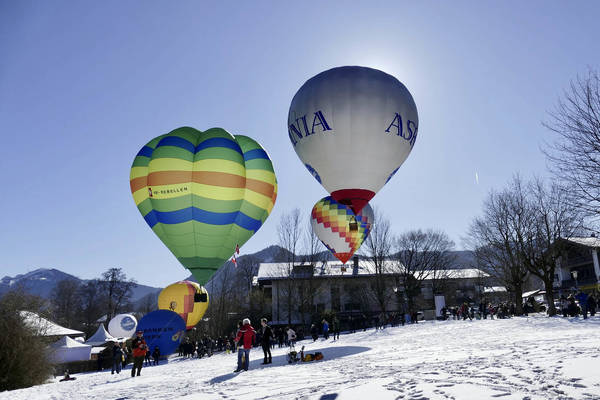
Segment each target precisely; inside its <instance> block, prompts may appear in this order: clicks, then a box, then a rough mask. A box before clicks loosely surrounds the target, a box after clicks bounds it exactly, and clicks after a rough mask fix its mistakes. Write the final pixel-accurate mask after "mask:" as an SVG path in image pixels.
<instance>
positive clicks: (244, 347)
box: [234, 318, 256, 372]
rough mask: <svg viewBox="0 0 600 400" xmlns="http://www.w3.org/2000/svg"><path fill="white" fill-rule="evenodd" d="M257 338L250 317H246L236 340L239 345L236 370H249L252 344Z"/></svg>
mask: <svg viewBox="0 0 600 400" xmlns="http://www.w3.org/2000/svg"><path fill="white" fill-rule="evenodd" d="M255 340H256V333H255V332H254V328H253V327H252V325H250V319H248V318H244V320H243V321H242V327H241V328H240V330H239V331H238V333H237V336H236V338H235V342H236V343H237V345H238V365H237V369H236V370H235V371H234V372H240V371H241V370H242V369H243V370H244V371H248V365H249V363H250V349H251V348H252V344H253V343H254V341H255Z"/></svg>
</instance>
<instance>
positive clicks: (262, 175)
mask: <svg viewBox="0 0 600 400" xmlns="http://www.w3.org/2000/svg"><path fill="white" fill-rule="evenodd" d="M246 178H248V179H256V180H257V181H262V182H266V183H269V184H273V183H274V182H275V180H276V179H275V174H274V173H272V172H270V171H266V170H264V169H247V170H246Z"/></svg>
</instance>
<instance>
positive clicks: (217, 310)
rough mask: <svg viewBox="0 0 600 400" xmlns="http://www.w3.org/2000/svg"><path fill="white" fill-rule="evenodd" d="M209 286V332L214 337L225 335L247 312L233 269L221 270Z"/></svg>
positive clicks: (207, 315)
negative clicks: (242, 302) (244, 308)
mask: <svg viewBox="0 0 600 400" xmlns="http://www.w3.org/2000/svg"><path fill="white" fill-rule="evenodd" d="M209 284H210V289H209V292H210V293H211V296H210V307H209V308H208V312H207V313H206V315H205V318H206V319H208V321H209V324H208V330H209V333H210V334H211V335H213V336H220V335H225V334H227V333H228V332H229V331H230V330H231V329H233V328H234V327H235V324H236V323H237V321H238V320H241V319H242V318H243V317H242V313H243V312H244V311H245V310H243V309H242V304H241V302H240V300H239V298H240V291H239V289H238V288H237V283H236V281H235V272H234V270H233V268H229V266H225V267H223V268H221V269H219V271H217V273H216V274H215V275H213V277H212V279H211V280H210V282H209Z"/></svg>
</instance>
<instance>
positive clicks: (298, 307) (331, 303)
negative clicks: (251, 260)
mask: <svg viewBox="0 0 600 400" xmlns="http://www.w3.org/2000/svg"><path fill="white" fill-rule="evenodd" d="M353 261H354V262H353V263H349V264H350V265H344V264H342V263H341V262H338V261H328V262H318V263H316V264H315V265H312V264H296V265H291V264H289V263H261V264H260V267H259V270H258V275H257V277H256V278H255V280H254V281H255V283H256V284H257V286H258V287H259V288H260V290H263V291H264V293H265V296H266V298H267V302H268V303H269V299H270V304H271V308H270V310H265V311H266V312H267V313H269V312H270V314H271V319H272V323H273V324H274V325H277V324H287V323H288V321H289V320H291V323H292V324H309V323H310V322H311V319H314V316H315V315H320V314H321V313H322V312H324V311H332V312H335V313H336V314H337V315H338V316H339V317H340V318H341V319H343V318H345V317H348V316H352V315H356V314H361V315H366V316H368V317H371V316H373V315H378V314H379V313H381V311H382V310H381V306H380V305H379V303H378V302H377V301H376V300H375V299H374V298H373V296H372V295H370V293H372V290H371V291H370V290H369V286H370V285H373V284H374V282H375V281H376V279H377V277H378V276H379V277H381V278H383V282H382V283H383V285H384V289H383V290H382V291H381V292H382V293H383V296H384V297H385V310H386V312H388V313H397V312H401V311H404V309H405V305H406V299H405V297H404V294H403V288H402V285H401V283H400V282H401V280H400V279H399V277H400V276H401V275H402V270H401V269H399V268H398V266H397V264H396V263H394V262H392V261H386V262H385V263H384V267H383V268H382V270H383V271H386V272H384V273H382V274H379V275H378V274H375V273H374V266H373V263H372V262H370V261H368V260H358V259H356V258H355V259H354V260H353ZM424 278H425V279H424V280H423V284H422V285H421V295H420V296H419V299H418V304H419V305H420V309H421V310H422V311H424V312H425V314H426V317H429V318H433V317H434V315H435V314H434V312H433V311H431V310H433V309H434V291H435V292H437V293H439V292H440V291H441V289H442V287H441V286H442V285H441V283H442V282H443V284H444V285H443V286H444V288H443V289H444V290H443V293H444V294H445V295H446V302H447V304H449V305H454V304H452V302H462V301H464V300H465V299H475V298H478V297H479V296H480V295H481V294H482V293H483V290H484V288H485V286H489V284H488V283H489V282H488V279H489V275H488V274H486V273H485V272H483V271H481V270H478V269H472V268H471V269H443V270H442V269H440V270H436V271H431V272H428V273H427V274H426V276H425V277H424ZM437 293H436V294H437ZM311 297H312V298H311ZM288 299H290V300H291V301H289V300H288ZM449 300H450V301H449ZM288 303H291V304H288ZM288 310H289V311H290V312H291V318H289V316H288ZM426 311H428V312H426Z"/></svg>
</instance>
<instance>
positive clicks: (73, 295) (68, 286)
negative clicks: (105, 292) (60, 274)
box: [50, 279, 81, 327]
mask: <svg viewBox="0 0 600 400" xmlns="http://www.w3.org/2000/svg"><path fill="white" fill-rule="evenodd" d="M79 286H80V284H79V282H77V281H76V280H74V279H63V280H62V281H60V282H58V284H57V285H56V286H55V287H54V289H53V290H52V293H51V296H50V297H51V302H52V305H53V311H54V318H55V319H56V321H57V322H58V323H60V324H63V325H66V326H69V327H73V326H75V325H76V324H77V323H78V322H79V321H78V316H79V315H81V310H80V309H81V302H80V300H79V296H78V291H79Z"/></svg>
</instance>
